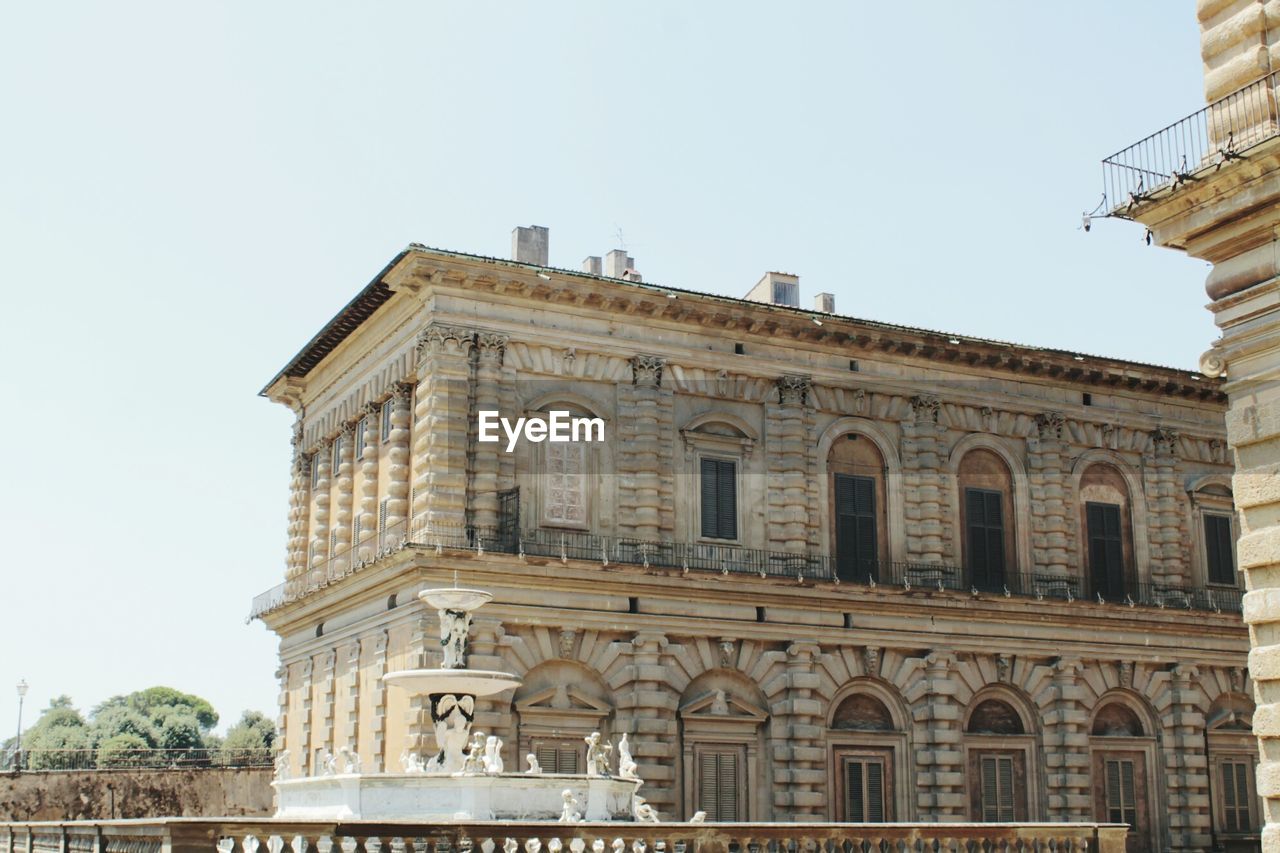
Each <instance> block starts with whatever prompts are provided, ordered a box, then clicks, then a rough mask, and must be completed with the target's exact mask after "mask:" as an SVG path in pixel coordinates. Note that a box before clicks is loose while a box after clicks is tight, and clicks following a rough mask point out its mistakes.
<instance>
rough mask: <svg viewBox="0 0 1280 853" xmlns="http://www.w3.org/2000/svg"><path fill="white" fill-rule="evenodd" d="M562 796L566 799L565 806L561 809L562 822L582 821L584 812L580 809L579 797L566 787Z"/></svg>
mask: <svg viewBox="0 0 1280 853" xmlns="http://www.w3.org/2000/svg"><path fill="white" fill-rule="evenodd" d="M560 796H561V798H562V799H563V800H564V808H563V809H561V810H560V823H582V812H580V811H579V810H578V809H579V804H578V798H577V797H575V796H574V795H573V791H571V790H569V789H568V788H565V789H564V793H562V794H561V795H560Z"/></svg>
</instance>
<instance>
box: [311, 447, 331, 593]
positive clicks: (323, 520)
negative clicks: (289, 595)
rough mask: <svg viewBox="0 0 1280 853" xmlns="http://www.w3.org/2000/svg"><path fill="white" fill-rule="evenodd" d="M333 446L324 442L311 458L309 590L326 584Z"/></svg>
mask: <svg viewBox="0 0 1280 853" xmlns="http://www.w3.org/2000/svg"><path fill="white" fill-rule="evenodd" d="M332 460H333V445H332V443H330V442H322V443H321V444H320V446H319V447H318V448H317V449H316V452H315V453H313V454H312V456H311V464H312V465H314V466H316V468H315V471H316V473H315V486H314V488H313V489H312V492H313V493H314V494H315V509H314V510H313V512H314V513H315V514H314V516H313V517H312V524H311V572H310V574H309V576H308V578H307V586H308V588H314V587H315V586H317V585H319V584H322V583H324V582H325V579H326V577H327V575H326V568H327V566H328V563H329V493H330V489H331V485H332V480H331V479H330V478H331V476H332V471H333V467H332V465H333V463H332Z"/></svg>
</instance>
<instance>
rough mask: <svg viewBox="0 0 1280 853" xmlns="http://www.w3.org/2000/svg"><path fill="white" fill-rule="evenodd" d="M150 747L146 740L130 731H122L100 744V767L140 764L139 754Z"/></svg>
mask: <svg viewBox="0 0 1280 853" xmlns="http://www.w3.org/2000/svg"><path fill="white" fill-rule="evenodd" d="M147 748H148V744H147V742H146V741H145V740H143V739H142V738H140V737H138V736H137V735H135V734H130V733H129V732H121V733H120V734H117V735H112V736H111V737H109V738H107V739H106V740H104V741H103V742H102V743H101V744H99V745H98V766H99V767H128V766H130V765H135V764H138V763H139V761H140V760H141V758H142V756H141V755H140V754H139V753H141V752H143V751H145V750H146V749H147Z"/></svg>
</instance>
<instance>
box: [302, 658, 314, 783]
mask: <svg viewBox="0 0 1280 853" xmlns="http://www.w3.org/2000/svg"><path fill="white" fill-rule="evenodd" d="M314 671H315V660H314V659H313V658H312V657H310V656H308V657H307V658H306V660H304V661H303V662H302V732H301V737H299V739H298V740H299V743H300V744H301V746H302V773H303V775H305V776H311V775H313V774H315V773H316V771H317V770H318V769H319V768H317V767H316V764H315V761H316V743H315V741H314V740H313V739H312V738H313V734H314V732H315V721H314V720H313V719H312V718H311V717H312V714H313V713H314V692H315V683H314V682H313V680H312V677H311V676H312V673H313V672H314Z"/></svg>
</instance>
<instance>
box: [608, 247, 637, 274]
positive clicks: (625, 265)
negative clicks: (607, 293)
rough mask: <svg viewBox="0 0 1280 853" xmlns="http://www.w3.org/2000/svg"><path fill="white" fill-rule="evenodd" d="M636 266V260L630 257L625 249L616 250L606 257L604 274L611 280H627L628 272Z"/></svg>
mask: <svg viewBox="0 0 1280 853" xmlns="http://www.w3.org/2000/svg"><path fill="white" fill-rule="evenodd" d="M635 265H636V261H635V258H632V257H629V256H628V255H627V252H626V250H625V249H614V250H613V251H612V252H610V253H609V254H607V255H605V256H604V274H605V275H607V276H608V277H609V278H626V277H627V270H629V269H634V268H635Z"/></svg>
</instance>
